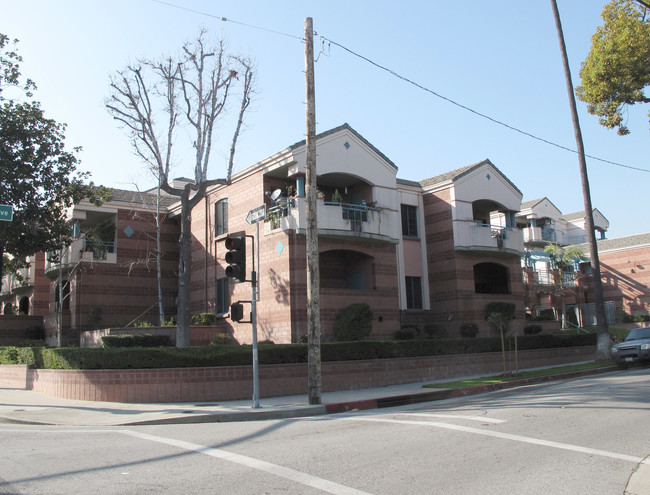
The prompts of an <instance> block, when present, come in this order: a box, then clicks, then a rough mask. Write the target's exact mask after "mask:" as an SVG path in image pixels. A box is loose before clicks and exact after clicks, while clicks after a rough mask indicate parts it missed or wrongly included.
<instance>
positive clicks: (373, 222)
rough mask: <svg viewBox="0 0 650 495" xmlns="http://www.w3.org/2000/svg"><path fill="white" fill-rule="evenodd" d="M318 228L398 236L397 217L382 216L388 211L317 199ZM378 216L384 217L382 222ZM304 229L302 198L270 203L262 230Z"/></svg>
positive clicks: (305, 225) (305, 226) (388, 213)
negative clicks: (275, 203)
mask: <svg viewBox="0 0 650 495" xmlns="http://www.w3.org/2000/svg"><path fill="white" fill-rule="evenodd" d="M317 209H318V228H319V230H321V231H329V232H330V233H332V234H333V233H334V232H337V231H338V232H342V231H351V232H358V233H362V234H367V235H369V236H374V235H379V236H387V237H390V238H393V239H398V238H399V232H400V229H401V227H400V224H399V219H398V218H390V219H389V218H386V216H387V215H391V214H392V212H390V211H382V210H381V209H379V208H375V207H372V206H367V205H363V204H348V203H332V202H325V201H323V200H318V204H317ZM382 217H384V220H383V223H382ZM306 228H307V207H306V199H305V198H303V197H297V198H292V201H291V202H287V203H283V204H280V205H278V206H274V207H272V208H269V209H268V210H267V215H266V222H265V226H264V231H265V233H266V234H269V233H271V232H272V231H273V230H276V229H282V230H298V231H300V230H303V231H304V230H305V229H306Z"/></svg>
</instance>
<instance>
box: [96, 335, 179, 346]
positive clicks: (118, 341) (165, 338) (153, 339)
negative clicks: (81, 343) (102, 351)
mask: <svg viewBox="0 0 650 495" xmlns="http://www.w3.org/2000/svg"><path fill="white" fill-rule="evenodd" d="M172 345H173V343H172V339H171V338H170V337H169V335H151V334H135V335H106V336H104V337H102V346H103V347H171V346H172Z"/></svg>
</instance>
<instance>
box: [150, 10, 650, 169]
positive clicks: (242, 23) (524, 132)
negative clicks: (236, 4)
mask: <svg viewBox="0 0 650 495" xmlns="http://www.w3.org/2000/svg"><path fill="white" fill-rule="evenodd" d="M152 1H153V2H156V3H159V4H162V5H167V6H168V7H173V8H176V9H180V10H185V11H187V12H192V13H194V14H198V15H202V16H206V17H211V18H213V19H218V20H220V21H223V22H231V23H233V24H238V25H240V26H245V27H248V28H251V29H258V30H260V31H266V32H268V33H272V34H277V35H280V36H286V37H288V38H293V39H296V40H299V41H301V42H303V43H304V41H305V40H304V38H303V37H301V36H295V35H292V34H287V33H283V32H281V31H275V30H273V29H268V28H265V27H261V26H255V25H253V24H247V23H245V22H239V21H235V20H232V19H228V18H226V17H222V16H217V15H213V14H208V13H206V12H202V11H198V10H193V9H190V8H187V7H182V6H180V5H176V4H173V3H170V2H165V1H163V0H152ZM636 1H637V2H639V3H641V4H643V5H645V6H646V7H647V6H648V5H646V4H645V3H644V2H643V1H642V0H636ZM314 34H316V33H314ZM321 38H322V39H323V40H325V41H327V42H328V43H331V44H332V45H335V46H338V47H339V48H341V49H342V50H345V51H346V52H348V53H350V54H351V55H353V56H355V57H357V58H360V59H361V60H364V61H365V62H368V63H369V64H371V65H373V66H374V67H376V68H378V69H380V70H383V71H385V72H388V73H389V74H391V75H392V76H394V77H396V78H398V79H401V80H402V81H404V82H406V83H408V84H411V85H412V86H415V87H416V88H418V89H421V90H422V91H425V92H427V93H430V94H432V95H434V96H435V97H437V98H440V99H441V100H444V101H446V102H448V103H451V104H452V105H455V106H457V107H459V108H462V109H463V110H466V111H468V112H470V113H473V114H474V115H476V116H478V117H481V118H484V119H486V120H489V121H490V122H492V123H494V124H497V125H500V126H502V127H505V128H506V129H509V130H511V131H514V132H518V133H519V134H522V135H524V136H527V137H529V138H531V139H535V140H537V141H540V142H542V143H545V144H548V145H550V146H554V147H556V148H559V149H562V150H565V151H569V152H571V153H575V154H578V152H577V151H576V150H574V149H571V148H568V147H566V146H563V145H561V144H557V143H554V142H552V141H549V140H547V139H544V138H541V137H539V136H536V135H534V134H531V133H529V132H526V131H523V130H521V129H519V128H517V127H514V126H511V125H509V124H506V123H505V122H502V121H500V120H497V119H495V118H492V117H490V116H489V115H486V114H483V113H481V112H479V111H477V110H474V109H472V108H470V107H468V106H466V105H463V104H461V103H458V102H457V101H455V100H452V99H451V98H447V97H446V96H443V95H441V94H440V93H437V92H435V91H433V90H432V89H429V88H427V87H425V86H422V85H421V84H419V83H417V82H415V81H413V80H411V79H409V78H407V77H405V76H402V75H401V74H398V73H397V72H395V71H394V70H392V69H389V68H388V67H385V66H383V65H380V64H378V63H377V62H374V61H373V60H370V59H369V58H367V57H365V56H363V55H361V54H359V53H357V52H355V51H353V50H351V49H349V48H347V47H346V46H344V45H342V44H340V43H337V42H336V41H333V40H331V39H329V38H326V37H325V36H321ZM585 157H587V158H591V159H592V160H596V161H599V162H603V163H607V164H609V165H614V166H617V167H622V168H627V169H630V170H637V171H639V172H647V173H650V170H648V169H644V168H639V167H632V166H630V165H624V164H622V163H618V162H614V161H611V160H605V159H604V158H598V157H597V156H593V155H587V154H585Z"/></svg>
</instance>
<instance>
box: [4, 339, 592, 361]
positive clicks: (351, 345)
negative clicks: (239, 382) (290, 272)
mask: <svg viewBox="0 0 650 495" xmlns="http://www.w3.org/2000/svg"><path fill="white" fill-rule="evenodd" d="M595 345H596V334H595V333H591V334H584V333H582V334H574V335H565V334H557V335H553V334H541V335H524V336H522V337H519V338H518V339H517V347H518V348H519V349H520V350H528V349H545V348H546V349H548V348H554V347H572V346H595ZM507 346H508V347H507V349H509V350H512V349H514V339H512V338H510V339H508V342H507ZM482 352H501V340H500V338H498V337H479V338H473V339H467V338H460V339H444V340H443V339H436V340H433V339H425V340H404V341H372V340H371V341H363V342H361V341H358V342H325V343H323V344H321V357H322V360H323V361H355V360H364V359H365V360H368V359H388V358H405V357H418V356H441V355H452V354H475V353H482ZM258 358H259V363H260V364H289V363H306V362H307V345H306V344H275V345H261V346H259V348H258ZM252 359H253V351H252V346H250V345H241V346H238V345H236V346H214V345H211V346H202V347H184V348H176V347H155V348H145V347H109V348H79V347H62V348H44V347H24V348H16V347H0V364H31V365H34V367H36V368H45V369H138V368H184V367H206V366H248V365H251V364H252Z"/></svg>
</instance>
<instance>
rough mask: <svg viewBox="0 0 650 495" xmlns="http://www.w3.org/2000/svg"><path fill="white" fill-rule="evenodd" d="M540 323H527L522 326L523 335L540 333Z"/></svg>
mask: <svg viewBox="0 0 650 495" xmlns="http://www.w3.org/2000/svg"><path fill="white" fill-rule="evenodd" d="M541 331H542V325H528V326H526V327H524V335H536V334H538V333H541Z"/></svg>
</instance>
